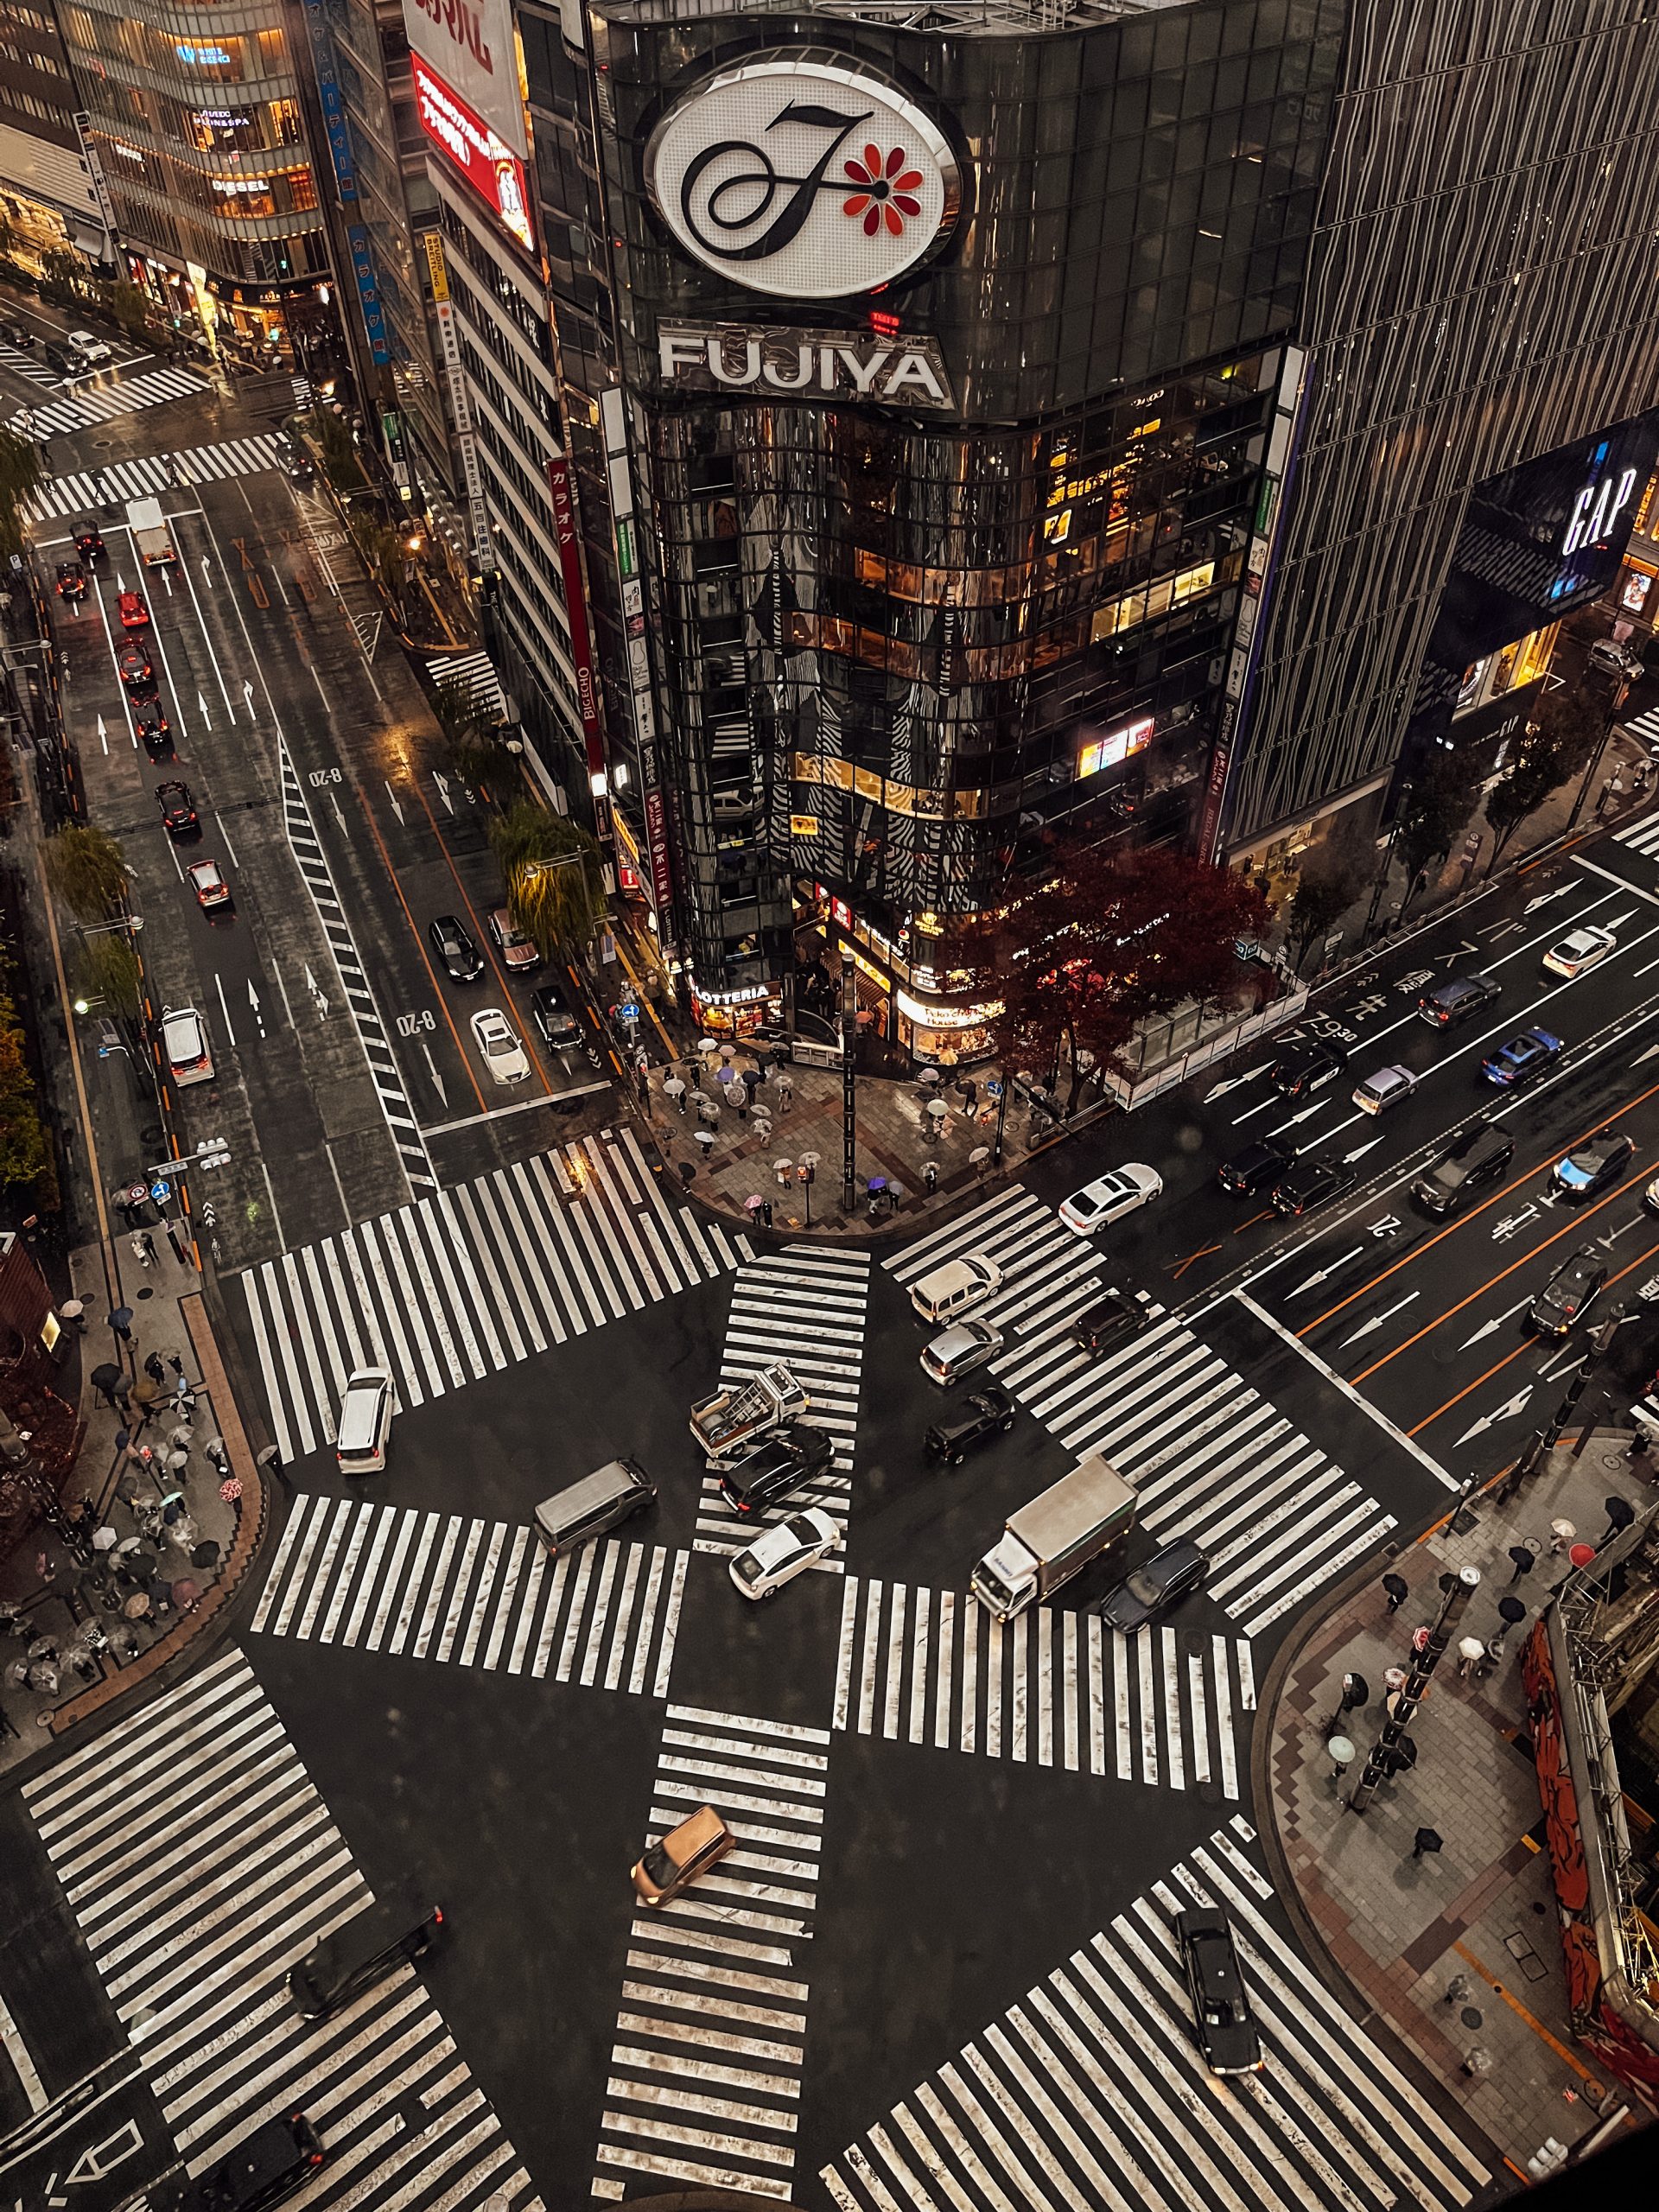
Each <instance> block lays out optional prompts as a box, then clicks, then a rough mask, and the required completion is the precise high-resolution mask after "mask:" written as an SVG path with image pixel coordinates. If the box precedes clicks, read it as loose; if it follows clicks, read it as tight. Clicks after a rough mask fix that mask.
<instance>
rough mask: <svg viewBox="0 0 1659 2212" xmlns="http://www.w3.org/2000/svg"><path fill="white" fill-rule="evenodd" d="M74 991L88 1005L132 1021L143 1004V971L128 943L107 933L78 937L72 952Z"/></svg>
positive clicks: (135, 950)
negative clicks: (78, 941) (78, 942)
mask: <svg viewBox="0 0 1659 2212" xmlns="http://www.w3.org/2000/svg"><path fill="white" fill-rule="evenodd" d="M75 989H76V991H77V993H78V995H79V996H80V997H82V998H84V999H85V1000H86V1001H87V1003H88V1004H89V1005H92V1006H96V1007H99V1009H100V1010H107V1011H108V1012H109V1013H111V1014H116V1015H118V1016H119V1017H120V1018H121V1019H122V1020H125V1021H132V1020H137V1016H138V1014H139V1012H140V1010H141V1008H142V1007H143V1002H144V971H143V966H142V964H141V963H140V962H139V958H138V954H137V949H136V948H135V946H134V945H133V944H132V942H131V940H130V938H126V937H124V936H120V935H118V934H116V933H114V932H112V931H101V932H100V933H99V935H98V936H97V937H86V938H82V939H81V941H80V944H79V947H78V948H77V950H76V953H75Z"/></svg>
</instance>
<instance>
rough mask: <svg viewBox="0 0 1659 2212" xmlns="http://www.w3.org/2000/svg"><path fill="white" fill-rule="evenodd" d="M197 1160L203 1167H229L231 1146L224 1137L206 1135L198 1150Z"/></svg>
mask: <svg viewBox="0 0 1659 2212" xmlns="http://www.w3.org/2000/svg"><path fill="white" fill-rule="evenodd" d="M196 1161H197V1165H198V1166H201V1167H228V1166H230V1164H231V1147H229V1145H228V1144H226V1141H225V1140H224V1138H223V1137H204V1138H203V1139H202V1141H201V1143H200V1147H199V1148H198V1150H197V1154H196Z"/></svg>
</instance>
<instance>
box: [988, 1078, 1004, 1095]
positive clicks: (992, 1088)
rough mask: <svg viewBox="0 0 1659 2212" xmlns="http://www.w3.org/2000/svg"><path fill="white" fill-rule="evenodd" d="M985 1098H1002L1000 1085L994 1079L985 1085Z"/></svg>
mask: <svg viewBox="0 0 1659 2212" xmlns="http://www.w3.org/2000/svg"><path fill="white" fill-rule="evenodd" d="M985 1096H987V1097H988V1098H1000V1097H1001V1096H1002V1086H1001V1084H1000V1083H998V1082H997V1081H996V1080H995V1078H992V1080H991V1081H989V1082H988V1083H987V1084H986V1085H985Z"/></svg>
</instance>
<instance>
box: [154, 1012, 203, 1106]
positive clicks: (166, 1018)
mask: <svg viewBox="0 0 1659 2212" xmlns="http://www.w3.org/2000/svg"><path fill="white" fill-rule="evenodd" d="M162 1051H163V1052H165V1053H166V1055H167V1065H168V1067H169V1068H170V1069H171V1071H172V1073H173V1080H174V1082H175V1083H176V1084H178V1086H179V1088H180V1090H184V1089H185V1088H186V1087H187V1085H188V1084H193V1083H211V1082H212V1081H213V1048H212V1046H210V1045H209V1044H208V1042H207V1023H206V1022H205V1021H204V1020H202V1018H201V1016H200V1014H198V1013H197V1011H196V1009H195V1007H193V1006H164V1007H162Z"/></svg>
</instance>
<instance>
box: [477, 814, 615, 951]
mask: <svg viewBox="0 0 1659 2212" xmlns="http://www.w3.org/2000/svg"><path fill="white" fill-rule="evenodd" d="M489 838H490V845H491V849H493V852H494V854H495V856H496V858H497V860H499V861H500V863H501V872H502V874H504V875H505V878H506V880H507V912H508V913H509V914H511V915H512V919H513V923H514V925H515V926H516V927H518V929H521V930H522V931H524V935H525V936H526V937H527V938H530V940H531V943H532V944H534V945H535V946H536V948H537V950H538V951H539V952H540V953H541V955H542V957H543V959H550V958H551V957H553V956H554V955H555V954H556V953H560V952H562V953H563V954H565V955H566V956H567V957H569V956H570V955H573V954H575V953H579V952H582V951H585V950H586V949H587V947H588V944H590V943H591V941H592V939H593V936H594V931H595V930H596V929H597V928H598V926H599V923H600V921H601V918H602V917H603V915H604V912H605V893H604V885H603V881H602V879H601V861H600V854H599V847H598V846H597V845H596V844H595V843H594V840H593V839H592V838H591V837H590V836H588V832H587V831H586V830H585V829H583V828H582V825H581V823H576V822H573V821H572V820H571V819H570V817H569V815H568V814H555V813H553V812H552V811H551V810H550V809H549V808H547V807H544V806H538V805H537V804H536V803H535V801H534V800H533V799H519V800H518V802H517V803H516V804H514V805H512V806H510V807H508V808H507V810H505V813H502V814H498V815H497V816H495V817H494V818H493V820H492V822H491V823H490V827H489Z"/></svg>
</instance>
